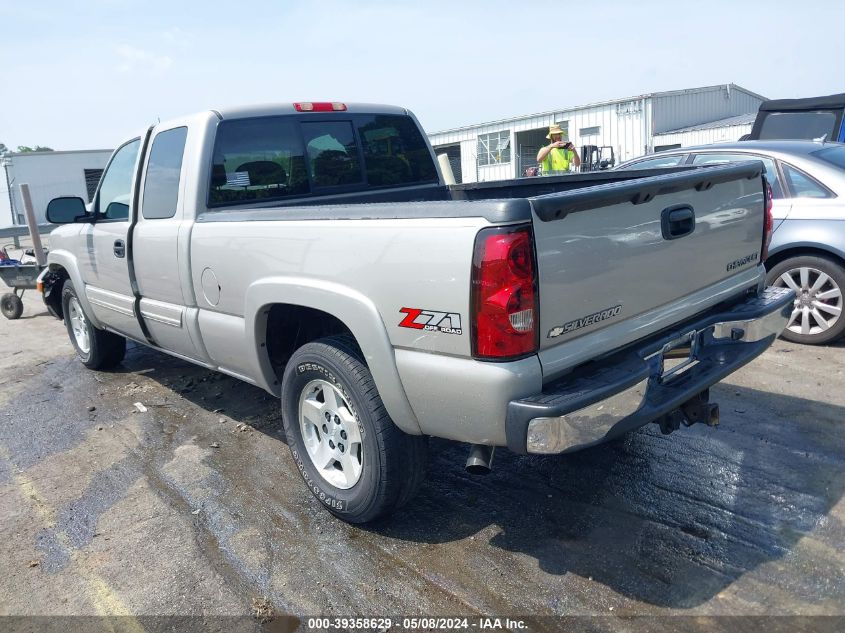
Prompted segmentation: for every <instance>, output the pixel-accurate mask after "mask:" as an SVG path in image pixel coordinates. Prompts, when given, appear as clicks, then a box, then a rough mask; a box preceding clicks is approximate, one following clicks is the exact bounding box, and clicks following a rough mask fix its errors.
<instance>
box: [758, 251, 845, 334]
mask: <svg viewBox="0 0 845 633" xmlns="http://www.w3.org/2000/svg"><path fill="white" fill-rule="evenodd" d="M773 285H775V286H781V287H783V286H785V287H787V288H791V289H792V290H794V291H795V294H796V298H795V304H794V307H793V309H792V316H790V318H789V323H788V324H787V326H786V329H787V330H789V331H790V332H793V333H795V334H801V335H804V336H807V335H813V334H821V333H822V332H826V331H827V330H829V329H830V328H832V327H833V326H834V325H835V324H836V322H837V321H838V320H839V318H840V317H841V315H842V288H840V287H839V285H838V284H837V283H836V282H835V281H834V280H833V278H832V277H831V276H830V275H828V274H827V273H825V272H824V271H821V270H819V269H817V268H812V267H810V266H802V267H800V268H792V269H790V270H787V271H786V272H784V273H783V274H782V275H781V276H780V277H778V278H777V279H776V280H775V282H774V284H773Z"/></svg>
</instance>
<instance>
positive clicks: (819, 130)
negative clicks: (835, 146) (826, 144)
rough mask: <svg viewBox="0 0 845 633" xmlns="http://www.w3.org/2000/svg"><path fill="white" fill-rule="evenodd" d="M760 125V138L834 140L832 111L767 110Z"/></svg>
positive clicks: (834, 121)
mask: <svg viewBox="0 0 845 633" xmlns="http://www.w3.org/2000/svg"><path fill="white" fill-rule="evenodd" d="M765 116H766V118H764V119H763V125H762V126H761V127H760V140H769V139H806V140H810V141H812V140H815V139H819V140H825V141H831V140H836V139H835V138H834V134H833V126H834V124H835V123H836V114H835V113H833V112H825V111H821V112H767V113H766V115H765Z"/></svg>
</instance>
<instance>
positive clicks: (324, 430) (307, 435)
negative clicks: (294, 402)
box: [299, 380, 364, 490]
mask: <svg viewBox="0 0 845 633" xmlns="http://www.w3.org/2000/svg"><path fill="white" fill-rule="evenodd" d="M299 428H300V430H301V432H302V440H303V443H304V444H305V450H306V451H307V452H308V457H309V458H310V459H311V462H312V463H313V464H314V467H315V468H316V469H317V472H319V473H320V476H322V477H323V479H325V480H326V481H327V482H328V483H330V484H331V485H332V486H334V487H335V488H340V489H342V490H347V489H349V488H351V487H352V486H354V485H355V484H356V483H358V480H359V479H360V478H361V469H362V466H363V458H364V450H363V446H362V444H361V441H362V440H361V432H360V430H359V429H358V421H357V420H356V419H355V415H354V414H353V411H352V407H351V406H350V405H349V402H348V401H347V400H346V398H344V396H343V394H342V393H341V392H340V390H338V389H337V387H335V386H334V385H332V384H331V383H329V382H326V381H325V380H312V381H311V382H309V383H308V384H307V385H305V388H304V389H303V390H302V395H301V396H300V398H299Z"/></svg>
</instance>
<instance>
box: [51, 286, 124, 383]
mask: <svg viewBox="0 0 845 633" xmlns="http://www.w3.org/2000/svg"><path fill="white" fill-rule="evenodd" d="M62 313H63V314H64V317H65V327H67V333H68V337H70V342H71V344H72V345H73V349H74V350H76V355H77V356H78V357H79V360H81V361H82V364H83V365H85V366H86V367H87V368H88V369H109V368H111V367H114V366H115V365H117V364H118V363H120V361H122V360H123V357H124V356H125V355H126V339H125V338H123V337H122V336H119V335H117V334H113V333H112V332H106V331H105V330H100V329H97V328H95V327H94V326H93V325H91V321H89V320H88V317H87V315H86V314H85V311H84V310H83V309H82V303H81V302H80V301H79V297H78V296H77V294H76V289H75V288H74V287H73V283H72V282H70V281H66V282H65V284H64V287H63V288H62Z"/></svg>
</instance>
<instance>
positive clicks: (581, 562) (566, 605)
mask: <svg viewBox="0 0 845 633" xmlns="http://www.w3.org/2000/svg"><path fill="white" fill-rule="evenodd" d="M27 317H29V318H27ZM843 352H845V345H842V344H840V345H838V346H832V347H826V348H812V347H801V346H797V345H793V344H790V343H786V342H783V341H778V342H777V343H776V344H775V346H774V347H773V348H772V349H771V350H769V351H768V352H766V354H765V355H764V356H763V357H761V358H760V359H758V360H757V361H756V362H754V363H753V364H752V365H750V366H748V367H746V368H745V369H743V370H742V371H741V372H739V373H737V374H735V375H734V376H732V377H730V378H729V379H728V380H727V381H726V382H724V383H722V384H721V385H719V386H718V387H716V388H714V389H713V395H712V397H713V399H714V400H716V401H718V402H719V403H720V405H721V409H722V423H721V426H720V427H719V428H718V429H710V428H707V427H702V426H701V425H697V426H695V427H691V428H689V429H682V430H681V431H679V432H677V433H674V434H672V435H671V436H663V435H661V433H660V431H659V429H658V428H657V427H656V426H655V425H651V426H649V427H647V428H645V429H643V430H641V431H639V432H637V433H634V434H632V435H630V436H629V437H627V438H625V439H624V440H622V441H619V442H615V443H612V444H609V445H605V446H601V447H597V448H594V449H590V450H587V451H583V452H581V453H576V454H573V455H567V456H554V457H533V456H532V457H524V456H516V455H513V454H510V453H508V452H507V451H506V450H500V451H498V452H497V454H496V456H495V460H494V469H493V473H492V474H491V475H489V476H488V477H484V478H478V477H473V476H470V475H467V474H466V473H465V472H464V471H463V462H464V460H465V457H466V447H464V446H460V445H455V444H452V443H449V442H444V441H439V440H432V441H431V444H430V453H429V455H430V461H429V474H428V478H427V480H426V482H425V484H424V485H423V488H422V490H421V492H420V494H419V495H418V496H417V497H416V498H415V499H414V500H413V501H412V502H411V503H410V505H409V506H408V507H406V508H405V509H404V510H403V511H402V512H401V514H399V515H397V516H395V517H393V518H392V519H390V520H387V521H384V522H382V523H379V524H376V525H370V526H366V527H363V528H362V527H351V526H349V525H346V524H344V523H341V522H340V521H338V520H336V519H334V518H333V517H332V516H331V515H329V514H328V513H326V512H325V511H323V510H322V509H321V508H320V506H319V505H318V503H317V502H316V501H314V500H313V499H312V497H311V496H310V494H309V493H308V492H307V490H306V489H305V486H304V485H303V483H302V481H301V479H300V476H299V474H298V471H297V470H296V468H295V466H294V464H293V461H292V459H291V457H290V454H289V452H288V449H287V446H286V445H285V442H284V434H283V431H282V427H281V420H280V415H279V406H278V403H277V401H275V400H274V399H273V398H272V397H270V396H269V395H267V394H265V393H264V392H263V391H261V390H259V389H257V388H255V387H251V386H249V385H246V384H244V383H241V382H239V381H237V380H235V379H232V378H228V377H225V376H222V375H219V374H214V373H212V372H208V371H206V370H203V369H200V368H197V367H194V366H192V365H189V364H187V363H185V362H182V361H179V360H176V359H173V358H170V357H168V356H165V355H162V354H159V353H157V352H154V351H151V350H148V349H146V348H143V347H136V346H133V347H132V348H131V349H130V350H129V352H128V354H127V357H126V360H125V362H124V363H123V365H122V366H121V367H120V368H119V369H118V370H117V371H113V372H104V373H97V372H91V371H88V370H86V369H85V368H84V367H83V366H82V365H81V364H80V363H79V362H77V361H76V359H75V357H74V356H73V355H72V354H71V348H70V344H69V343H68V342H67V339H66V333H65V331H64V326H63V325H62V324H61V323H60V322H58V321H55V320H54V319H52V318H51V317H49V316H47V315H46V313H45V312H44V311H43V309H42V308H41V307H40V305H39V304H38V303H37V302H36V300H35V297H30V298H29V299H28V301H27V312H26V313H25V318H24V319H21V320H20V321H17V322H9V321H6V320H5V319H2V320H0V409H1V410H2V412H0V614H3V615H8V614H17V615H26V614H40V615H45V614H74V615H97V614H107V613H112V614H133V615H165V614H191V615H200V614H202V615H244V614H245V615H250V614H252V613H253V612H254V611H255V610H256V604H265V605H268V604H269V605H272V608H273V609H274V610H275V611H276V612H277V613H281V614H285V613H286V614H294V615H297V616H300V617H305V616H313V615H320V614H325V615H336V616H349V615H397V614H399V615H437V614H443V615H446V614H453V615H455V614H466V615H470V616H488V615H499V616H505V615H511V616H515V615H522V616H527V615H592V614H599V615H614V616H633V615H661V616H662V615H843V614H845V501H843V496H845V437H844V436H843V430H845V388H844V387H845V374H843V370H845V353H843ZM135 403H141V404H142V405H143V406H144V407H145V408H146V412H141V411H139V410H138V408H137V407H136V406H135ZM256 601H257V602H256Z"/></svg>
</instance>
